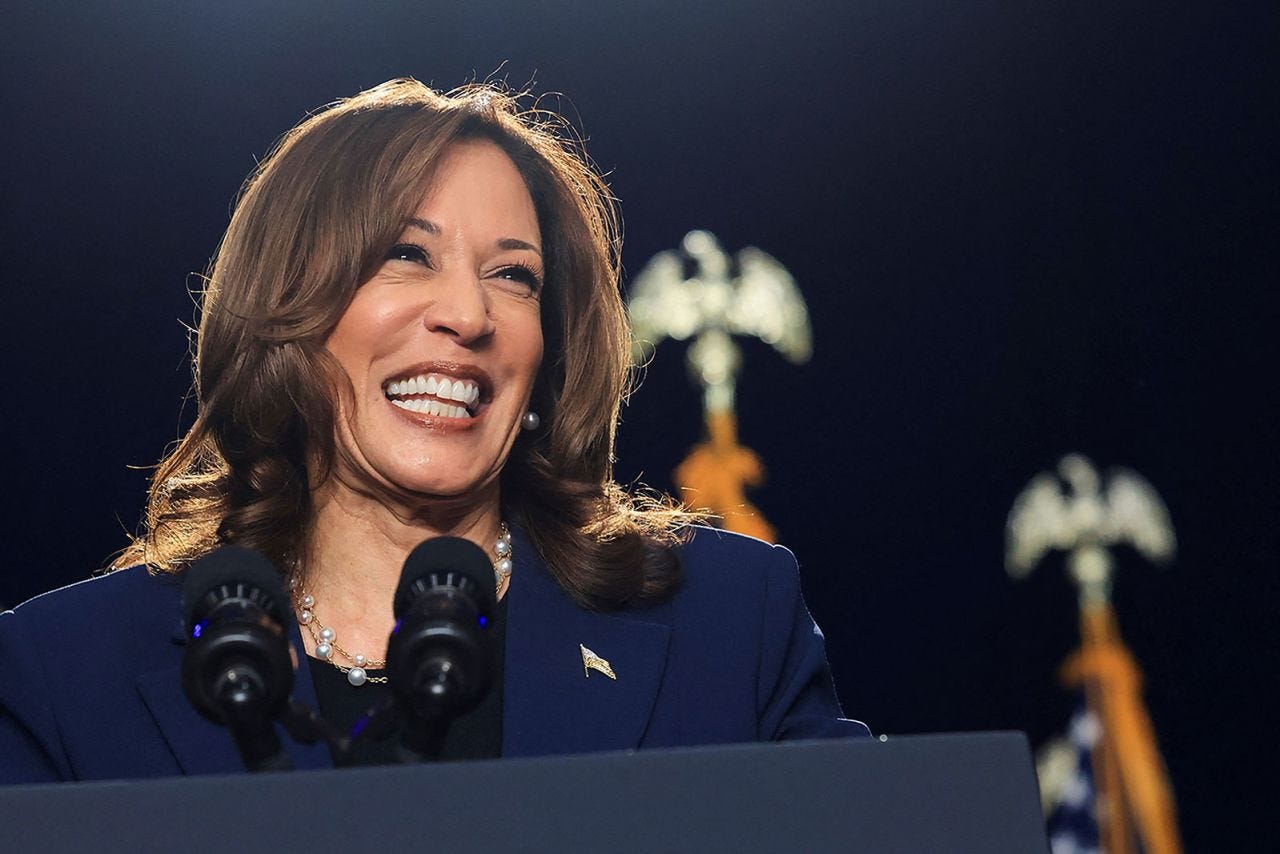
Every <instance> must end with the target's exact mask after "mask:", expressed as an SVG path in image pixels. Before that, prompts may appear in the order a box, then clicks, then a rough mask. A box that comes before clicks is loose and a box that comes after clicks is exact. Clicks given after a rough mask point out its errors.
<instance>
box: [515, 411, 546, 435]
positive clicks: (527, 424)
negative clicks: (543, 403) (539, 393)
mask: <svg viewBox="0 0 1280 854" xmlns="http://www.w3.org/2000/svg"><path fill="white" fill-rule="evenodd" d="M541 423H542V419H541V418H539V417H538V413H536V412H534V411H533V410H532V409H530V410H529V411H528V412H526V413H525V414H524V417H523V418H521V419H520V426H521V428H523V429H525V430H537V429H538V425H539V424H541Z"/></svg>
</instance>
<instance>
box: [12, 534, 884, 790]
mask: <svg viewBox="0 0 1280 854" xmlns="http://www.w3.org/2000/svg"><path fill="white" fill-rule="evenodd" d="M512 533H513V537H514V538H515V546H516V548H515V554H516V566H515V571H514V572H513V574H512V580H511V586H510V589H509V591H508V593H507V595H508V597H509V602H508V606H507V607H508V611H507V618H508V625H507V641H506V644H507V646H506V670H505V685H504V693H503V699H504V708H503V736H502V752H503V756H536V755H544V754H553V753H583V752H590V751H598V750H621V749H631V748H652V747H674V746H679V745H695V744H715V743H726V742H747V741H768V740H776V739H789V738H819V737H839V736H862V735H868V734H869V732H868V730H867V728H866V727H865V726H864V725H863V724H861V723H858V722H857V721H851V720H845V719H844V718H842V717H841V711H840V706H839V704H838V702H837V700H836V695H835V690H834V688H833V686H832V683H831V675H830V671H829V670H828V667H827V660H826V654H825V652H824V649H823V642H822V634H821V632H820V631H819V630H818V627H817V626H816V625H815V624H814V622H813V619H812V618H811V617H810V616H809V612H808V610H807V609H806V608H805V605H804V601H803V600H802V599H801V596H800V585H799V575H798V571H797V567H796V562H795V558H794V557H793V556H792V554H791V552H789V551H788V550H787V549H785V548H782V547H780V546H773V547H771V546H769V545H767V544H765V543H762V542H759V541H758V540H753V539H750V538H748V537H742V536H737V535H734V534H728V533H724V532H721V531H716V530H713V529H710V528H699V529H697V530H696V532H695V534H694V536H693V538H692V539H691V540H690V542H688V543H687V544H686V545H685V546H684V547H683V550H682V560H683V562H684V566H685V575H686V579H685V583H684V585H683V586H682V587H681V589H680V591H679V593H678V594H677V595H676V596H675V597H674V598H673V599H672V600H671V601H669V602H667V603H664V604H662V605H658V606H653V607H647V608H643V609H632V610H623V611H614V612H608V613H597V612H591V611H587V610H584V609H582V608H580V607H578V606H577V605H576V604H574V603H573V601H571V600H570V599H569V598H568V597H567V596H566V595H565V593H564V592H563V591H562V590H561V589H560V587H559V585H557V584H556V582H555V581H554V580H553V579H552V577H551V575H550V574H549V573H548V571H547V568H546V566H545V564H543V563H542V561H541V560H540V559H539V558H538V556H537V555H536V553H535V552H534V549H533V547H532V546H531V545H530V544H529V542H528V540H527V539H525V538H524V537H523V535H522V533H521V532H519V531H514V530H513V532H512ZM180 590H181V579H180V578H174V577H172V576H165V575H152V574H150V573H148V572H147V570H146V569H145V568H144V567H134V568H132V569H125V570H121V571H118V572H114V573H111V574H109V575H106V576H103V577H101V578H96V579H92V580H89V581H84V582H81V583H79V584H73V585H71V586H70V587H65V588H63V589H61V590H56V591H53V592H52V593H46V594H45V595H43V596H38V597H36V598H35V599H32V600H31V601H29V602H27V603H25V604H24V605H21V606H19V607H18V608H16V609H15V610H13V611H7V612H5V613H3V614H0V783H18V782H40V781H50V780H90V779H112V778H133V777H158V776H166V775H175V774H214V773H231V772H236V771H241V770H243V769H242V766H241V763H240V759H239V756H238V754H237V753H236V750H235V747H234V745H233V744H232V741H231V738H230V736H229V734H228V733H227V731H226V730H225V729H223V728H221V727H219V726H217V725H215V724H212V723H210V722H208V721H206V720H205V719H204V718H202V717H200V716H199V715H198V714H197V713H196V712H195V710H194V709H193V708H192V707H191V704H190V703H188V702H187V700H186V698H185V697H184V696H183V693H182V687H181V684H180V681H179V675H178V674H179V668H180V665H181V662H182V653H183V647H182V644H183V642H184V637H183V634H182V632H181V631H180V629H179V627H178V622H179V608H180V606H179V599H180ZM292 642H293V645H294V646H295V647H296V648H297V650H298V653H299V656H301V655H302V654H303V647H302V638H301V635H300V634H299V631H298V628H297V626H296V625H294V626H293V627H292ZM579 645H582V646H586V647H587V648H589V649H590V650H592V651H594V652H595V653H596V654H597V655H599V656H600V657H602V658H604V659H606V660H607V661H608V662H609V663H610V665H611V666H612V669H613V671H614V673H615V674H616V676H617V679H616V681H615V680H611V679H609V678H607V677H606V676H603V675H601V674H600V673H597V672H595V671H586V670H584V668H583V662H582V655H581V651H580V649H579ZM299 660H300V661H301V660H302V659H301V658H299ZM294 697H295V698H296V699H298V700H301V701H302V702H304V703H306V704H307V705H309V706H311V707H312V708H315V707H316V696H315V688H314V686H313V685H312V682H311V675H310V670H309V668H307V667H305V666H303V667H300V668H298V670H297V682H296V684H295V687H294ZM284 742H285V744H286V745H287V746H288V749H289V752H290V754H291V756H292V758H293V762H294V765H295V766H296V767H298V768H328V767H332V760H331V758H330V755H329V751H328V748H327V747H325V746H324V745H323V744H320V745H314V746H306V745H301V744H298V743H296V742H293V741H292V740H290V739H289V738H288V737H287V736H284Z"/></svg>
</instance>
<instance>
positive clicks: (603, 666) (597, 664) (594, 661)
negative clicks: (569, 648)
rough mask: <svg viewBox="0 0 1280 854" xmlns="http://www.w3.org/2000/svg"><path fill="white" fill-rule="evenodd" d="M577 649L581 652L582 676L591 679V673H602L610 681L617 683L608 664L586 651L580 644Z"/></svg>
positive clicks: (615, 676)
mask: <svg viewBox="0 0 1280 854" xmlns="http://www.w3.org/2000/svg"><path fill="white" fill-rule="evenodd" d="M578 649H580V650H582V675H583V676H585V677H586V678H588V679H590V678H591V671H592V670H594V671H595V672H597V673H603V674H604V675H605V676H608V677H609V678H610V679H612V680H614V681H615V682H616V681H617V679H618V677H617V675H616V674H615V673H614V672H613V668H612V667H610V666H609V662H608V661H605V660H604V659H603V658H601V657H600V656H598V655H596V654H595V653H594V652H592V651H591V650H589V649H587V648H586V647H585V646H583V645H582V644H578Z"/></svg>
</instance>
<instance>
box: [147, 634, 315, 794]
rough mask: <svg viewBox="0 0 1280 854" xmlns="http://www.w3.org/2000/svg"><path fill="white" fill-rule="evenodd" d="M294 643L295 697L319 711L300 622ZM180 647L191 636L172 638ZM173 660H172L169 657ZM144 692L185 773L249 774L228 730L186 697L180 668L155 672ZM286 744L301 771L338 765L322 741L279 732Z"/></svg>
mask: <svg viewBox="0 0 1280 854" xmlns="http://www.w3.org/2000/svg"><path fill="white" fill-rule="evenodd" d="M289 632H290V642H291V643H292V645H293V648H294V650H295V651H296V652H297V655H298V662H299V666H298V667H297V668H296V669H295V671H294V673H295V681H294V686H293V698H294V699H295V700H298V701H300V702H302V703H304V704H306V705H307V706H309V707H310V708H312V709H314V708H316V693H315V686H314V685H313V684H312V682H311V670H310V668H309V667H307V664H306V661H307V659H306V654H305V652H304V649H303V646H302V636H301V634H300V633H299V629H298V626H297V624H296V623H294V622H292V621H290V624H289ZM172 642H173V644H175V645H179V646H180V645H185V643H186V637H185V634H184V633H183V631H182V629H181V627H178V628H177V629H176V630H175V631H174V633H173V637H172ZM167 658H170V659H171V658H172V655H170V656H167ZM137 686H138V693H139V694H141V695H142V700H143V702H144V703H145V704H146V706H147V709H148V711H150V712H151V717H152V718H153V719H154V720H155V723H156V726H157V727H159V729H160V733H161V735H162V736H163V737H164V740H165V743H166V744H167V745H168V746H169V750H170V751H171V752H172V753H173V755H174V758H175V759H177V761H178V765H179V767H180V768H181V769H182V773H184V774H232V773H236V772H238V771H243V770H244V765H243V763H241V761H240V754H239V753H238V752H237V751H236V747H235V743H234V742H233V741H232V739H231V733H230V732H228V731H227V729H226V728H225V727H222V726H219V725H217V724H215V723H213V722H211V721H208V720H205V719H204V718H203V717H201V716H200V714H199V713H198V712H197V711H196V710H195V707H193V706H192V705H191V703H190V702H189V701H188V700H187V697H186V695H185V694H184V693H183V692H182V671H181V666H180V665H173V664H166V665H165V666H162V667H158V668H156V669H153V670H149V671H147V672H146V673H143V674H142V675H141V676H139V677H138V680H137ZM276 729H277V731H278V732H279V733H280V740H281V743H282V744H283V745H284V746H285V749H286V750H287V751H288V753H289V756H290V758H291V759H292V760H293V765H294V767H295V768H298V769H303V768H332V767H333V760H332V757H331V756H330V754H329V749H328V747H327V746H326V745H325V744H324V743H323V742H322V743H320V744H315V745H305V744H299V743H298V742H296V741H294V740H293V739H291V738H289V736H288V735H287V734H285V732H284V731H283V729H281V727H279V726H277V727H276Z"/></svg>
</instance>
